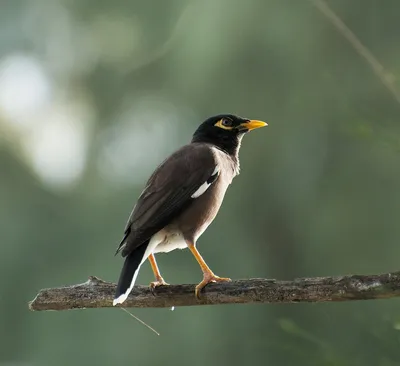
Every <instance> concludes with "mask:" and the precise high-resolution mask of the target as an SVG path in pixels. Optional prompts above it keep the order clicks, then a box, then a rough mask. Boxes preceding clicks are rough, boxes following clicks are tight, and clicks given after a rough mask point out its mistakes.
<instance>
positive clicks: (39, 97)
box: [0, 0, 400, 366]
mask: <svg viewBox="0 0 400 366" xmlns="http://www.w3.org/2000/svg"><path fill="white" fill-rule="evenodd" d="M328 4H329V5H330V6H331V7H332V9H333V10H334V11H335V12H336V13H337V14H338V15H339V17H340V18H341V19H342V20H343V21H344V22H346V24H347V25H348V26H349V27H350V28H351V29H352V30H353V31H354V32H355V34H357V36H358V37H359V38H360V40H361V41H362V42H363V43H364V44H365V45H366V46H367V47H368V48H369V49H370V50H371V51H372V52H373V53H374V54H375V55H376V56H377V57H378V58H379V60H380V61H381V62H382V63H383V64H384V65H385V67H386V68H387V69H388V70H390V71H391V72H392V74H391V75H390V77H391V78H394V82H395V83H396V79H395V78H396V77H398V75H400V47H399V39H400V38H399V37H400V23H399V14H400V2H399V1H397V0H352V1H349V0H330V1H328ZM399 112H400V106H399V104H398V103H397V102H396V100H395V99H394V98H393V95H392V94H391V93H390V92H389V91H388V89H387V88H385V86H384V85H383V84H382V82H381V80H380V79H379V78H378V77H377V76H376V75H375V74H374V73H373V72H372V70H371V68H370V66H369V65H368V64H367V62H366V61H365V59H364V58H362V57H360V55H359V54H358V53H357V52H356V51H355V49H354V47H352V45H351V44H350V43H349V42H348V41H347V40H346V39H345V38H344V37H343V35H342V34H340V33H338V32H337V30H336V29H335V28H334V27H333V26H332V24H331V23H330V22H329V21H328V20H327V18H326V17H325V16H324V15H323V14H322V13H321V12H320V11H319V10H318V9H317V8H316V7H314V6H313V4H312V3H311V2H310V1H307V0H246V1H245V0H207V1H187V0H168V1H161V0H159V1H154V0H153V1H140V0H130V1H128V0H115V1H100V0H85V1H72V0H47V1H46V0H30V1H28V0H0V177H1V179H0V235H1V245H2V251H1V256H0V286H1V287H0V288H1V295H0V364H1V365H2V364H4V365H49V366H51V365H60V366H62V365H92V364H96V365H161V364H162V365H176V366H178V365H182V366H183V365H192V366H197V365H199V366H200V365H232V366H236V365H244V364H251V365H256V364H268V365H274V366H281V365H282V366H286V365H299V366H302V365H304V366H306V365H307V366H308V365H327V366H328V365H329V366H331V365H332V366H333V365H338V366H342V365H343V366H344V365H352V366H357V365H360V366H361V365H363V366H367V365H371V366H391V365H400V302H399V300H397V299H392V300H385V301H383V300H381V301H365V302H351V303H350V302H348V303H336V304H334V303H332V304H288V305H228V306H214V307H212V306H210V307H206V306H199V307H188V308H177V309H175V311H171V310H170V309H133V313H134V314H135V315H137V316H139V317H141V318H142V319H143V320H144V321H146V322H148V323H149V324H150V325H151V326H153V327H154V328H156V330H157V331H159V332H160V333H161V336H159V337H158V336H156V335H155V334H154V333H152V332H151V331H149V330H148V329H147V328H145V327H144V326H142V325H140V324H139V323H138V322H136V321H135V320H134V319H132V318H131V317H129V316H128V315H127V314H126V313H124V312H122V311H121V310H119V309H94V310H76V311H65V312H37V313H34V312H30V311H29V310H28V307H27V303H28V301H29V300H31V299H32V298H33V297H34V296H35V294H36V293H37V291H38V290H39V289H40V288H43V287H53V286H60V285H68V284H74V283H80V282H84V281H86V279H87V278H88V276H89V275H96V276H99V277H100V278H103V279H105V280H109V281H116V280H117V279H118V276H119V271H120V269H121V265H122V260H121V258H120V257H114V256H113V255H114V251H115V249H116V246H117V244H118V242H119V240H120V238H121V235H122V232H123V228H124V226H125V222H126V220H127V217H128V215H129V213H130V210H131V208H132V207H133V205H134V203H135V200H136V198H137V197H138V195H139V193H140V192H141V190H142V188H143V185H144V183H145V180H146V179H147V177H148V175H149V174H150V173H151V172H152V170H153V169H154V168H155V166H156V165H157V164H158V163H159V162H160V161H161V160H162V159H163V158H164V157H165V156H166V155H167V154H169V153H171V152H172V151H173V150H175V149H176V148H178V147H179V146H181V145H183V144H185V143H186V142H187V141H190V138H191V135H192V133H193V131H194V129H195V128H196V127H197V125H198V124H199V123H200V122H201V121H202V120H204V119H205V118H207V117H208V116H210V115H213V114H218V113H237V114H239V115H242V116H246V117H249V118H253V119H261V120H265V121H268V122H269V127H267V128H266V129H263V130H259V131H257V132H254V133H251V134H249V135H248V136H246V137H245V139H244V142H243V145H242V149H241V166H242V170H241V175H240V176H239V177H237V178H236V179H235V180H234V184H233V185H232V186H231V188H230V189H229V190H228V193H227V196H226V198H225V202H224V205H223V207H222V209H221V211H220V213H219V215H218V216H217V219H216V220H215V221H214V223H213V225H212V226H210V228H209V229H208V230H207V232H206V233H205V234H204V235H203V236H202V237H201V239H200V241H199V248H200V251H201V253H202V254H203V256H204V257H205V259H206V260H207V262H208V264H209V265H210V267H211V268H212V269H213V270H214V271H215V272H216V273H217V274H218V275H220V276H229V277H231V278H234V279H238V278H250V277H268V278H279V279H292V278H294V277H304V276H326V275H341V274H349V273H358V274H363V273H365V274H367V273H380V272H388V271H392V270H398V269H399V257H400V247H399V244H398V242H399V239H400V225H399V218H400V190H399V184H400V166H399V161H400V123H399V122H400V121H399V115H400V114H399ZM158 262H159V265H160V268H161V271H162V274H163V276H164V278H165V279H166V280H167V281H168V282H170V283H197V282H199V280H200V279H201V272H200V269H199V267H198V265H197V263H196V262H195V260H194V259H193V257H192V256H191V254H190V253H189V251H175V252H172V253H170V254H169V255H165V254H161V255H159V256H158ZM151 280H153V276H152V272H151V269H150V266H149V265H148V264H147V263H146V264H145V265H143V266H142V269H141V272H140V275H139V278H138V283H140V284H147V283H149V282H150V281H151Z"/></svg>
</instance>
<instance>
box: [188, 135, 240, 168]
mask: <svg viewBox="0 0 400 366" xmlns="http://www.w3.org/2000/svg"><path fill="white" fill-rule="evenodd" d="M243 136H244V134H235V135H233V134H232V135H230V134H223V135H220V136H218V135H217V136H216V135H209V134H207V133H198V134H195V135H194V136H193V138H192V143H196V142H197V143H207V144H211V145H214V146H215V147H217V148H219V149H220V150H222V151H224V152H225V153H227V154H228V155H229V156H230V157H231V158H232V159H233V161H234V162H236V163H237V165H239V150H240V145H241V143H242V138H243Z"/></svg>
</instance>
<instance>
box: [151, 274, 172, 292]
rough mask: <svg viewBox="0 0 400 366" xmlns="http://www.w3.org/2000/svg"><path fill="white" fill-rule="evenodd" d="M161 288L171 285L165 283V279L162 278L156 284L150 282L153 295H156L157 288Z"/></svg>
mask: <svg viewBox="0 0 400 366" xmlns="http://www.w3.org/2000/svg"><path fill="white" fill-rule="evenodd" d="M159 286H169V283H167V282H165V281H164V278H162V277H160V278H157V280H156V281H154V282H150V290H151V292H152V293H153V295H154V290H155V288H156V287H159Z"/></svg>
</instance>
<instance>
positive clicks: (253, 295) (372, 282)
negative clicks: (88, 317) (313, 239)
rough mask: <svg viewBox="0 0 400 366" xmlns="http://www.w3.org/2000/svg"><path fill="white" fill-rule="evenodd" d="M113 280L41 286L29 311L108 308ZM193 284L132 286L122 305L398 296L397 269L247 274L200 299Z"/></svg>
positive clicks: (207, 290)
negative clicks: (280, 276)
mask: <svg viewBox="0 0 400 366" xmlns="http://www.w3.org/2000/svg"><path fill="white" fill-rule="evenodd" d="M115 287H116V285H115V284H113V283H110V282H105V281H103V280H101V279H99V278H97V277H90V278H89V280H88V281H87V282H85V283H82V284H78V285H72V286H66V287H59V288H49V289H43V290H40V292H39V293H38V294H37V295H36V297H35V299H34V300H32V301H31V302H30V303H29V309H30V310H36V311H41V310H70V309H85V308H107V307H112V300H113V295H114V291H115ZM194 288H195V285H171V286H163V287H158V288H156V290H155V293H154V294H153V293H152V292H151V290H150V289H149V287H147V286H135V287H134V288H133V290H132V292H131V294H130V296H129V297H128V299H127V300H126V301H125V303H124V304H122V307H140V308H164V307H172V306H193V305H219V304H250V303H294V302H328V301H349V300H371V299H388V298H391V297H397V296H400V272H392V273H385V274H380V275H349V276H341V277H316V278H300V279H295V280H293V281H278V280H274V279H258V278H257V279H249V280H238V281H232V282H223V283H218V284H217V283H215V284H214V283H212V284H209V285H208V286H207V287H206V288H205V289H204V290H203V292H202V298H201V299H200V300H198V299H197V298H196V297H195V296H194Z"/></svg>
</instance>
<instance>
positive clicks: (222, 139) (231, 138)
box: [192, 114, 267, 156]
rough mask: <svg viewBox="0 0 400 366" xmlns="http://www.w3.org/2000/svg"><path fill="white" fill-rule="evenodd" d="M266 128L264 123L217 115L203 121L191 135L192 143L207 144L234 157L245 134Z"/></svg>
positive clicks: (227, 115)
mask: <svg viewBox="0 0 400 366" xmlns="http://www.w3.org/2000/svg"><path fill="white" fill-rule="evenodd" d="M264 126H267V124H266V123H265V122H262V121H256V120H250V119H247V118H242V117H238V116H235V115H233V114H219V115H217V116H213V117H210V118H208V119H207V120H205V121H204V122H203V123H202V124H201V125H200V126H199V127H198V128H197V130H196V132H195V133H194V134H193V139H192V142H207V143H210V144H213V145H215V146H217V147H219V148H220V149H222V150H224V151H226V152H227V153H228V154H230V155H232V156H236V155H237V153H238V150H239V147H240V142H241V140H242V137H243V136H244V134H245V133H247V132H249V131H251V130H254V129H256V128H260V127H264Z"/></svg>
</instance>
